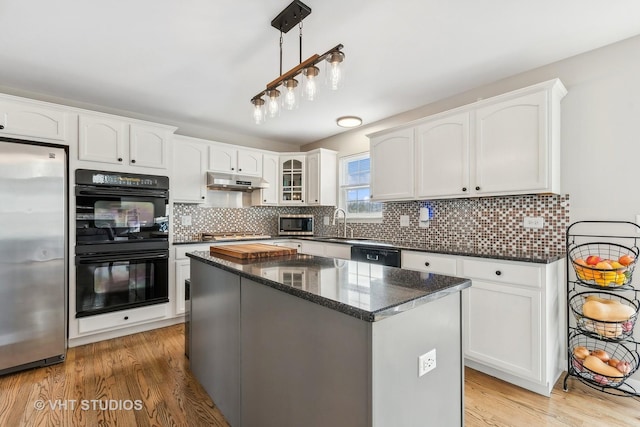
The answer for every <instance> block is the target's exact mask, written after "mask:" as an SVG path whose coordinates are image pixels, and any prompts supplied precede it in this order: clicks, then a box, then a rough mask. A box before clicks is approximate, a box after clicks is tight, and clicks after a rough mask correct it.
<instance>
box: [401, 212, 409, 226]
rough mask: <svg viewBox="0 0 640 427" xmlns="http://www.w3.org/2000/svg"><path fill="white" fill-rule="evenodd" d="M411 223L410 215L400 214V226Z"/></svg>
mask: <svg viewBox="0 0 640 427" xmlns="http://www.w3.org/2000/svg"><path fill="white" fill-rule="evenodd" d="M409 225H410V223H409V215H400V227H408V226H409Z"/></svg>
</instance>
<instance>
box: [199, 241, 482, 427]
mask: <svg viewBox="0 0 640 427" xmlns="http://www.w3.org/2000/svg"><path fill="white" fill-rule="evenodd" d="M189 257H190V258H191V259H192V262H191V328H190V331H191V339H190V343H191V351H190V364H191V370H192V372H193V374H194V376H195V377H196V378H197V380H198V381H199V382H200V383H201V384H202V386H203V387H204V388H205V390H206V391H207V393H209V395H210V396H211V398H212V399H213V401H214V402H215V403H216V405H217V406H218V407H219V408H220V410H221V411H222V413H223V414H224V415H225V417H226V418H227V420H228V422H229V423H230V424H231V425H232V426H234V427H237V426H242V427H272V426H273V427H300V426H305V427H315V426H317V427H326V426H332V427H339V426H345V427H359V426H362V427H370V426H375V427H413V426H415V427H426V426H434V427H435V426H437V427H440V426H447V427H448V426H462V425H463V413H464V405H463V396H464V386H463V381H464V378H463V372H464V371H463V358H462V344H461V343H462V331H461V293H460V291H461V290H462V289H464V288H466V287H468V286H470V285H471V282H470V281H469V280H467V279H462V278H456V277H448V276H441V275H434V274H428V273H419V272H415V271H408V270H401V269H398V268H393V267H383V266H379V265H374V264H368V263H361V262H353V261H344V260H337V259H336V260H334V259H331V258H321V257H313V256H309V255H293V256H287V257H278V258H276V259H267V260H257V261H252V262H245V261H242V262H240V261H238V260H233V259H230V258H226V257H217V256H210V255H209V254H208V253H206V252H195V253H193V254H189ZM432 350H435V368H433V369H432V370H430V371H428V372H427V373H426V374H424V375H422V376H419V369H420V368H421V363H419V357H420V356H422V355H424V354H426V353H429V352H430V351H432ZM426 359H432V357H428V358H426ZM427 366H433V360H425V361H424V362H423V363H422V367H423V368H427Z"/></svg>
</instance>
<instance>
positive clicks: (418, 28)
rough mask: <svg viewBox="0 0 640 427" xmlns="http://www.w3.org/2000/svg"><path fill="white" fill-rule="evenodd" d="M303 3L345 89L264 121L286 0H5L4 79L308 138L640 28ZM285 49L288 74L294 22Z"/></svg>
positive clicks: (245, 130)
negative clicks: (351, 118)
mask: <svg viewBox="0 0 640 427" xmlns="http://www.w3.org/2000/svg"><path fill="white" fill-rule="evenodd" d="M303 1H304V2H305V4H307V5H308V6H309V7H311V9H312V13H311V15H309V16H308V17H307V18H306V19H305V20H304V21H303V35H304V38H303V41H304V43H303V55H302V56H303V59H306V58H307V57H309V56H311V55H312V54H314V53H318V54H321V53H323V52H325V51H327V50H328V49H330V48H332V47H333V46H335V45H337V44H339V43H342V44H344V50H343V51H344V52H345V54H346V59H345V62H344V65H345V77H346V80H345V85H344V87H343V89H342V90H340V91H337V92H332V91H329V90H328V89H327V90H325V91H323V92H321V94H320V97H319V99H318V100H317V101H314V102H313V103H307V104H303V105H301V107H300V108H299V109H298V110H295V111H285V112H283V113H282V114H281V116H280V117H278V118H276V119H272V120H270V121H268V122H267V123H265V124H263V125H259V126H258V125H255V124H254V123H253V121H252V117H251V104H250V102H249V100H250V99H251V98H252V97H253V96H254V95H255V94H257V93H258V92H260V91H261V90H263V89H264V87H265V85H266V83H268V82H270V81H271V80H273V79H275V78H276V77H277V76H278V74H279V53H278V52H279V48H278V39H279V32H278V31H277V30H276V29H274V28H273V27H271V25H270V23H271V20H272V19H273V18H274V17H275V16H276V15H277V14H278V13H279V12H280V11H281V10H282V9H284V8H285V7H286V6H287V5H288V4H289V3H290V0H248V1H245V2H238V1H237V0H185V1H176V0H136V1H131V0H111V1H97V0H93V1H87V0H56V1H50V0H2V1H0V39H1V40H3V43H2V48H0V87H2V88H5V89H10V90H9V91H10V92H11V91H13V92H15V93H25V92H26V93H32V94H36V95H39V96H40V97H41V98H42V99H60V100H68V101H69V103H71V104H72V105H74V103H75V105H94V106H100V108H102V109H103V110H105V111H121V112H131V113H133V114H134V115H142V116H144V117H149V118H154V119H156V121H158V122H162V123H167V124H174V125H178V126H179V127H180V129H179V131H178V133H182V134H185V135H189V134H190V133H192V132H191V129H196V128H198V129H203V128H205V129H212V130H213V129H215V130H217V131H222V132H227V133H232V134H239V135H246V136H248V137H251V138H259V139H262V140H273V141H278V142H284V143H289V144H305V143H309V142H313V141H317V140H319V139H323V138H326V137H329V136H332V135H335V134H337V133H339V132H341V131H343V130H344V129H342V128H339V127H337V125H336V123H335V119H336V118H337V117H338V116H342V115H358V116H360V117H362V118H363V120H364V122H365V124H366V123H372V122H375V121H377V120H380V119H383V118H385V117H389V116H392V115H395V114H398V113H401V112H404V111H407V110H410V109H413V108H417V107H420V106H423V105H426V104H429V103H431V102H434V101H437V100H439V99H442V98H446V97H448V96H451V95H454V94H456V93H460V92H463V91H465V90H469V89H472V88H475V87H478V86H481V85H484V84H487V83H490V82H494V81H496V80H499V79H501V78H504V77H507V76H510V75H513V74H516V73H519V72H522V71H526V70H529V69H532V68H535V67H538V66H542V65H545V64H548V63H551V62H554V61H557V60H560V59H564V58H567V57H569V56H573V55H576V54H579V53H582V52H586V51H589V50H592V49H595V48H598V47H601V46H604V45H607V44H611V43H614V42H616V41H619V40H622V39H626V38H629V37H632V36H634V35H637V34H640V24H639V23H640V2H638V1H637V0H615V1H603V0H562V1H558V0H538V1H526V0H457V1H442V0H398V1H389V0H315V1H314V0H303ZM283 49H284V53H283V68H284V70H283V71H287V70H288V69H290V68H292V67H294V66H295V65H297V64H298V62H299V57H298V55H299V53H298V30H297V28H294V29H292V30H291V31H289V32H288V33H287V34H285V35H284V48H283ZM323 71H324V69H322V68H321V72H323ZM322 89H324V88H322ZM5 91H6V90H5ZM96 109H99V108H96ZM227 142H234V141H227ZM235 142H237V143H239V141H235Z"/></svg>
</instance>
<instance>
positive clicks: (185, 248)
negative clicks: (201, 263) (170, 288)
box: [174, 243, 211, 314]
mask: <svg viewBox="0 0 640 427" xmlns="http://www.w3.org/2000/svg"><path fill="white" fill-rule="evenodd" d="M210 246H211V244H204V243H203V244H201V245H199V244H194V245H179V246H176V247H175V250H176V258H175V259H176V260H175V263H174V266H175V287H176V292H175V296H176V300H175V307H174V309H175V314H183V313H184V312H185V301H184V296H185V290H184V281H185V280H187V279H188V278H189V277H190V276H191V270H190V269H191V262H190V259H189V258H188V257H187V253H188V252H195V251H208V250H209V247H210Z"/></svg>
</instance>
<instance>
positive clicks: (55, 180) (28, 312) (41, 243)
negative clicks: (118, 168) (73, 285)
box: [0, 138, 68, 375]
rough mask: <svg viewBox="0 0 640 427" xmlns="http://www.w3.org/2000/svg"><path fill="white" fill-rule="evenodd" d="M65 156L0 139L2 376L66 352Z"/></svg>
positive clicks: (61, 152) (58, 358) (57, 358)
mask: <svg viewBox="0 0 640 427" xmlns="http://www.w3.org/2000/svg"><path fill="white" fill-rule="evenodd" d="M66 206H67V156H66V152H65V150H64V149H63V148H58V147H49V146H42V145H36V144H27V143H21V142H18V141H11V140H7V139H4V138H0V375H4V374H7V373H10V372H14V371H18V370H21V369H27V368H31V367H36V366H44V365H49V364H52V363H57V362H61V361H63V360H64V358H65V354H66V350H67V287H68V280H67V278H68V267H67V225H66V224H67V208H66Z"/></svg>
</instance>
